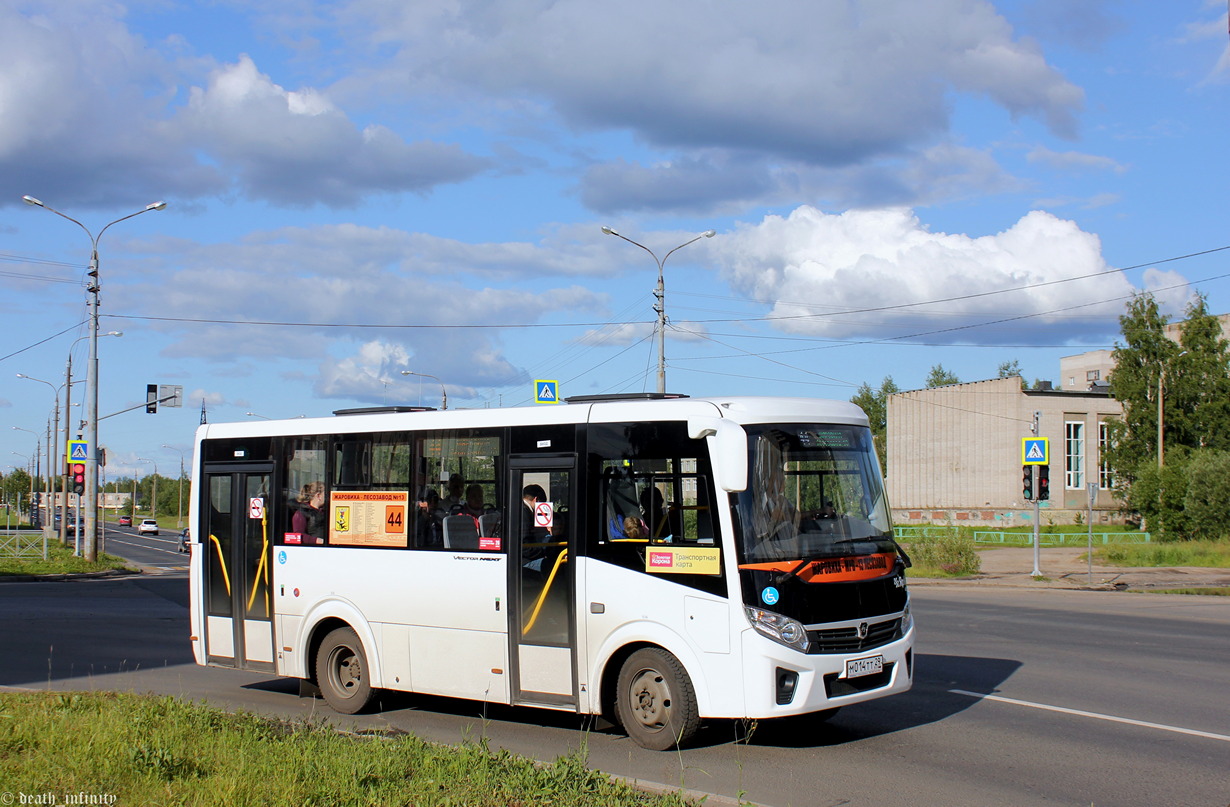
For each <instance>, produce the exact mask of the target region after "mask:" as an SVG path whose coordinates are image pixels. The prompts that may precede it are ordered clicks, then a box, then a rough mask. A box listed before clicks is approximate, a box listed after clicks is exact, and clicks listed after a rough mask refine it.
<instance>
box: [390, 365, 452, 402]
mask: <svg viewBox="0 0 1230 807" xmlns="http://www.w3.org/2000/svg"><path fill="white" fill-rule="evenodd" d="M401 374H402V375H417V376H421V377H423V378H431V379H434V380H435V382H436V383H437V384H439V385H440V409H442V410H443V409H448V390H447V389H445V388H444V382H443V381H441V380H440V379H438V378H436V377H435V376H434V375H431V374H430V373H416V372H414V371H413V370H402V371H401ZM419 384H420V389H421V388H422V382H419ZM419 397H420V398H422V397H423V396H422V393H420V394H419Z"/></svg>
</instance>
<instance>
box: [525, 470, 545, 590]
mask: <svg viewBox="0 0 1230 807" xmlns="http://www.w3.org/2000/svg"><path fill="white" fill-rule="evenodd" d="M546 500H547V492H546V491H545V490H543V489H542V485H526V486H525V487H524V488H522V490H521V501H522V502H524V503H525V509H524V510H522V511H521V564H522V566H524V567H525V568H526V569H529V570H531V571H534V572H538V573H540V574H541V573H542V564H543V560H544V558H545V556H546V554H547V547H545V546H541V544H545V543H547V542H548V541H550V540H551V528H550V527H539V526H537V525H536V524H535V523H534V507H535V505H537V504H538V503H539V502H545V501H546ZM534 544H538V545H539V546H534Z"/></svg>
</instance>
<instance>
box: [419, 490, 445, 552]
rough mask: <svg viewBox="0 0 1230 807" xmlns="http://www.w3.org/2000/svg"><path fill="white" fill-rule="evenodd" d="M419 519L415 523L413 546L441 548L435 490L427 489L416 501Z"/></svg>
mask: <svg viewBox="0 0 1230 807" xmlns="http://www.w3.org/2000/svg"><path fill="white" fill-rule="evenodd" d="M418 508H419V517H418V519H417V521H416V522H415V546H428V547H430V546H443V545H444V539H443V534H444V533H443V530H442V529H441V523H442V522H441V519H442V518H443V511H442V510H441V509H440V494H439V493H437V492H436V489H435V488H427V489H425V490H424V491H423V495H422V496H420V497H419V500H418Z"/></svg>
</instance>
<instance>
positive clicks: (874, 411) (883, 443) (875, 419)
mask: <svg viewBox="0 0 1230 807" xmlns="http://www.w3.org/2000/svg"><path fill="white" fill-rule="evenodd" d="M898 392H901V388H900V387H898V386H897V384H896V382H894V381H893V377H892V376H891V375H890V376H885V377H884V380H883V381H881V382H880V387H879V389H874V390H873V389H872V388H871V385H870V384H868V383H867V382H866V381H864V382H863V385H862V386H860V387H859V388H858V392H857V393H855V395H854V397H853V398H851V399H850V402H851V403H853V404H855V405H857V406H858V407H859V408H860V409H862V410H863V412H865V413H866V415H867V420H868V421H870V423H871V435H872V437H874V438H875V447H876V454H877V455H878V456H879V458H880V467H881V468H886V467H887V465H886V463H887V461H888V456H887V449H888V446H887V441H888V396H890V395H893V394H894V393H898Z"/></svg>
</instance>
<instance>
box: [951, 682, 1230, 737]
mask: <svg viewBox="0 0 1230 807" xmlns="http://www.w3.org/2000/svg"><path fill="white" fill-rule="evenodd" d="M948 691H949V692H950V693H952V694H953V695H968V696H969V697H971V698H978V699H979V700H988V701H999V702H1000V703H1011V704H1015V705H1017V706H1028V707H1029V708H1031V709H1042V710H1044V711H1048V712H1060V713H1061V714H1065V715H1077V716H1078V717H1092V718H1096V719H1098V720H1109V721H1110V722H1112V723H1126V724H1128V725H1129V726H1143V727H1144V728H1147V729H1161V730H1162V731H1172V732H1174V733H1175V734H1190V735H1191V736H1193V737H1204V738H1205V739H1207V740H1223V741H1225V742H1230V736H1227V735H1225V734H1213V733H1212V732H1209V731H1196V730H1195V729H1184V728H1179V727H1178V726H1167V725H1165V724H1163V723H1149V722H1146V721H1144V720H1133V719H1131V718H1130V717H1115V716H1114V715H1104V714H1099V713H1097V712H1084V711H1081V710H1080V709H1068V708H1066V707H1063V706H1050V705H1049V704H1045V703H1033V702H1031V701H1019V700H1016V699H1015V698H1005V697H1003V696H1001V695H983V694H981V693H979V692H967V691H965V690H964V689H950V690H948Z"/></svg>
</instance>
